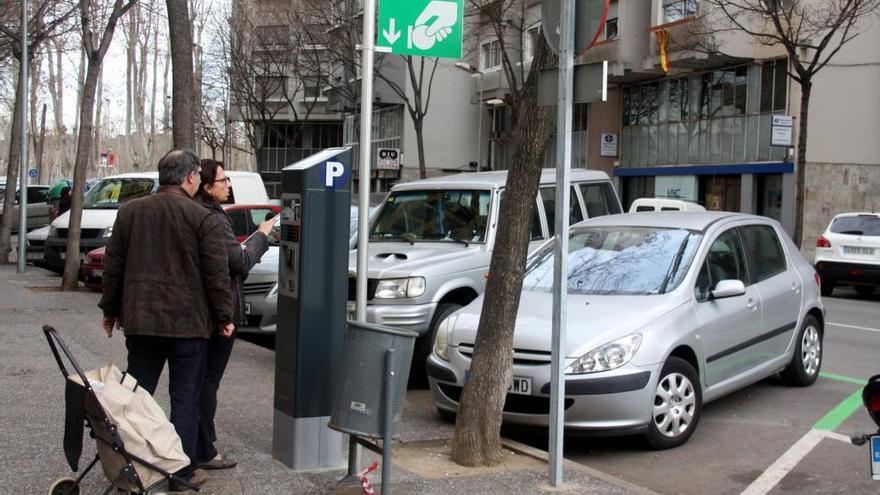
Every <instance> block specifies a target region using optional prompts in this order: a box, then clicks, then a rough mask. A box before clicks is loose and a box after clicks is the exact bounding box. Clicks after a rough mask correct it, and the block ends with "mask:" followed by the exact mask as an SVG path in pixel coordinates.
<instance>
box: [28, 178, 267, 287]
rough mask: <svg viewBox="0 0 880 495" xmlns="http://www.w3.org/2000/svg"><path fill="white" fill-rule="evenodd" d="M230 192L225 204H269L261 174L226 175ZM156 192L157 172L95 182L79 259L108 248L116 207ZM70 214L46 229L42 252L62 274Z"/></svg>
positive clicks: (84, 214) (85, 212)
mask: <svg viewBox="0 0 880 495" xmlns="http://www.w3.org/2000/svg"><path fill="white" fill-rule="evenodd" d="M226 175H227V176H228V177H229V180H230V183H231V185H232V192H231V193H230V195H229V199H228V200H227V201H226V202H227V203H234V204H248V205H254V204H259V205H264V204H267V203H268V202H269V195H268V194H266V187H265V186H264V185H263V179H262V178H261V177H260V174H257V173H254V172H236V171H227V172H226ZM157 189H159V172H141V173H132V174H120V175H113V176H110V177H105V178H103V179H101V180H100V181H98V183H97V184H95V185H94V186H93V187H92V188H91V189H89V192H87V193H86V195H85V197H84V198H83V211H82V224H81V225H80V228H81V234H80V243H79V248H80V256H81V257H82V256H83V255H85V254H86V253H88V252H89V251H91V250H93V249H97V248H99V247H101V246H103V245H105V244H107V239H109V238H110V234H111V233H112V232H113V222H115V221H116V212H117V209H118V208H119V204H120V203H123V202H125V201H127V200H129V199H134V198H139V197H141V196H146V195H149V194H153V193H154V192H156V190H157ZM69 223H70V212H69V211H68V212H66V213H64V214H63V215H60V216H58V218H56V219H55V220H54V221H53V222H52V224H51V226H50V227H49V237H47V238H46V244H45V248H44V251H43V262H44V263H45V265H46V267H47V268H49V269H50V270H61V269H63V267H64V258H65V255H66V252H67V227H68V225H69Z"/></svg>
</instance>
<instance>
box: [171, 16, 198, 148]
mask: <svg viewBox="0 0 880 495" xmlns="http://www.w3.org/2000/svg"><path fill="white" fill-rule="evenodd" d="M165 5H166V6H167V8H168V39H169V41H170V45H171V84H172V87H171V127H172V131H171V132H172V136H173V141H174V147H175V148H178V149H189V150H195V149H196V144H197V143H196V135H195V125H196V120H195V119H196V118H197V117H198V115H196V110H197V109H196V103H195V102H194V101H193V95H194V94H196V93H195V82H194V77H193V36H192V28H191V27H192V18H191V16H190V12H189V5H188V1H187V0H166V1H165Z"/></svg>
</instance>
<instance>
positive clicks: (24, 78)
mask: <svg viewBox="0 0 880 495" xmlns="http://www.w3.org/2000/svg"><path fill="white" fill-rule="evenodd" d="M27 15H28V13H27V0H21V70H20V71H19V75H20V76H21V81H19V84H20V85H21V101H20V102H19V105H21V167H20V170H19V171H18V173H19V177H18V179H19V183H20V184H21V186H20V187H19V193H18V273H24V272H25V267H26V266H27V238H26V234H27V228H26V227H27V163H28V127H27V122H28V96H27V93H28V36H27V31H28V26H27ZM9 166H10V167H13V166H15V165H14V164H12V163H10V164H9ZM10 186H11V187H14V185H12V184H10Z"/></svg>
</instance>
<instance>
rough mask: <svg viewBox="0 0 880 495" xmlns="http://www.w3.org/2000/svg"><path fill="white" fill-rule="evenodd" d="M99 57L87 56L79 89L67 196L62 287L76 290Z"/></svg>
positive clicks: (100, 60)
mask: <svg viewBox="0 0 880 495" xmlns="http://www.w3.org/2000/svg"><path fill="white" fill-rule="evenodd" d="M102 62H103V61H102V59H101V57H99V56H90V57H89V59H88V69H87V71H86V78H85V83H84V84H83V91H82V99H81V101H82V108H81V110H80V113H79V136H78V139H77V146H76V164H75V165H74V168H73V191H72V192H73V193H72V194H71V196H70V199H71V201H70V222H69V224H68V227H67V259H66V260H65V262H64V276H63V278H62V280H61V289H62V290H76V289H77V288H78V286H79V263H80V256H79V247H80V242H79V241H80V234H81V226H82V205H83V196H82V193H81V192H80V191H82V190H83V184H84V183H85V176H86V169H87V168H88V165H89V158H90V156H91V147H92V136H93V134H94V115H95V114H94V112H95V93H96V92H97V89H98V78H99V76H100V74H101V64H102Z"/></svg>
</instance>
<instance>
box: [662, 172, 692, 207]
mask: <svg viewBox="0 0 880 495" xmlns="http://www.w3.org/2000/svg"><path fill="white" fill-rule="evenodd" d="M654 196H656V197H658V198H676V199H684V200H688V201H696V200H697V176H695V175H674V176H671V175H670V176H662V175H659V176H657V177H655V178H654Z"/></svg>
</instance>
